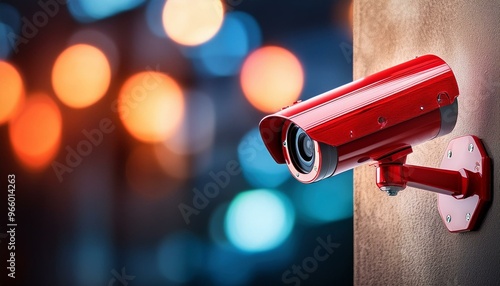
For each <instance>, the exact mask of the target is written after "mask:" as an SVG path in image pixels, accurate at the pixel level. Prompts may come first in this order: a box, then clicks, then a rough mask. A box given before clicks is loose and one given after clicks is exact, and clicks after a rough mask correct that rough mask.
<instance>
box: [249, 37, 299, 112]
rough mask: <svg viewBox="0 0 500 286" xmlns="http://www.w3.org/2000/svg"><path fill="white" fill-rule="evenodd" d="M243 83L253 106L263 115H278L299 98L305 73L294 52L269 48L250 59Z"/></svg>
mask: <svg viewBox="0 0 500 286" xmlns="http://www.w3.org/2000/svg"><path fill="white" fill-rule="evenodd" d="M240 80H241V87H242V89H243V93H244V94H245V97H246V98H247V99H248V101H249V102H250V103H251V104H252V105H253V106H255V107H256V108H257V109H259V110H260V111H263V112H276V111H278V110H279V109H280V108H281V107H283V106H287V105H290V104H292V103H293V102H294V101H296V100H297V99H298V98H299V96H300V93H301V91H302V87H303V86H304V72H303V69H302V65H301V64H300V62H299V60H298V59H297V58H296V57H295V56H294V55H293V54H292V53H291V52H289V51H288V50H286V49H284V48H281V47H275V46H269V47H264V48H260V49H258V50H256V51H254V52H253V53H252V54H250V56H248V58H247V59H246V60H245V62H244V63H243V68H242V70H241V78H240Z"/></svg>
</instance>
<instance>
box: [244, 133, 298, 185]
mask: <svg viewBox="0 0 500 286" xmlns="http://www.w3.org/2000/svg"><path fill="white" fill-rule="evenodd" d="M238 158H239V161H240V164H241V167H242V170H243V176H244V177H245V179H247V181H248V182H249V183H250V184H251V185H252V186H254V187H256V188H275V187H277V186H279V185H281V184H283V183H284V182H286V181H287V180H288V179H289V178H290V172H289V171H288V168H287V167H286V165H279V164H276V162H275V161H274V159H273V158H272V157H271V155H270V154H269V152H268V151H267V149H266V146H265V145H264V141H262V137H261V136H260V132H259V129H258V128H254V129H252V130H251V131H250V132H248V133H247V134H246V135H245V136H243V138H242V139H241V141H240V143H239V145H238Z"/></svg>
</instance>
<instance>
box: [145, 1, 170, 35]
mask: <svg viewBox="0 0 500 286" xmlns="http://www.w3.org/2000/svg"><path fill="white" fill-rule="evenodd" d="M165 2H166V1H165V0H150V1H149V2H148V4H147V6H146V11H145V13H144V17H145V18H146V23H147V24H148V28H149V30H150V31H151V32H152V33H153V34H154V35H155V36H157V37H159V38H168V37H167V33H165V29H164V28H163V21H162V17H163V7H164V6H165Z"/></svg>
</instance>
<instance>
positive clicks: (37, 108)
mask: <svg viewBox="0 0 500 286" xmlns="http://www.w3.org/2000/svg"><path fill="white" fill-rule="evenodd" d="M61 130H62V118H61V112H60V111H59V108H58V107H57V105H56V103H55V102H54V101H53V100H52V99H51V98H50V97H49V96H47V95H45V94H33V95H31V96H30V97H28V98H27V99H26V102H25V104H24V106H23V109H22V110H21V111H20V113H19V114H18V115H17V116H16V118H14V119H12V120H11V121H10V122H9V137H10V141H11V144H12V147H13V149H14V153H15V155H16V157H17V158H18V159H19V160H20V162H21V163H22V164H23V165H24V166H26V167H27V168H28V169H30V170H33V171H39V170H41V169H43V168H44V167H46V166H47V165H48V164H49V163H50V161H52V160H53V159H54V157H55V155H56V153H57V150H58V149H59V145H60V141H61Z"/></svg>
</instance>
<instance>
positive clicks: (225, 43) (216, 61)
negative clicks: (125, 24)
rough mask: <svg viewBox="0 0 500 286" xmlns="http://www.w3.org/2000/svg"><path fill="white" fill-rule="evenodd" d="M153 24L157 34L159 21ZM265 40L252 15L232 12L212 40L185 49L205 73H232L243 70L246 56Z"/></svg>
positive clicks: (151, 25)
mask: <svg viewBox="0 0 500 286" xmlns="http://www.w3.org/2000/svg"><path fill="white" fill-rule="evenodd" d="M150 14H153V12H150ZM149 25H150V29H151V30H152V31H153V33H155V34H156V33H157V32H155V31H156V30H158V29H157V28H156V26H157V25H158V24H156V23H154V22H151V23H150V24H149ZM261 41H262V40H261V32H260V28H259V25H258V24H257V22H256V21H255V19H254V18H253V17H252V16H250V15H249V14H247V13H244V12H230V13H227V14H226V16H225V18H224V22H223V23H222V27H221V28H220V30H219V32H218V33H217V34H216V35H215V36H214V37H213V38H212V39H210V40H209V41H208V42H206V43H204V44H202V45H199V46H196V47H186V48H184V49H183V52H184V54H185V55H186V56H187V57H188V58H191V59H192V60H193V62H194V66H195V68H196V70H197V71H198V72H200V73H201V74H203V75H205V76H215V77H218V76H232V75H235V74H237V73H238V72H239V71H240V68H241V65H242V64H243V61H244V59H245V57H246V56H247V55H248V53H249V52H251V51H252V50H254V49H256V48H257V47H259V46H260V45H261Z"/></svg>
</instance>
